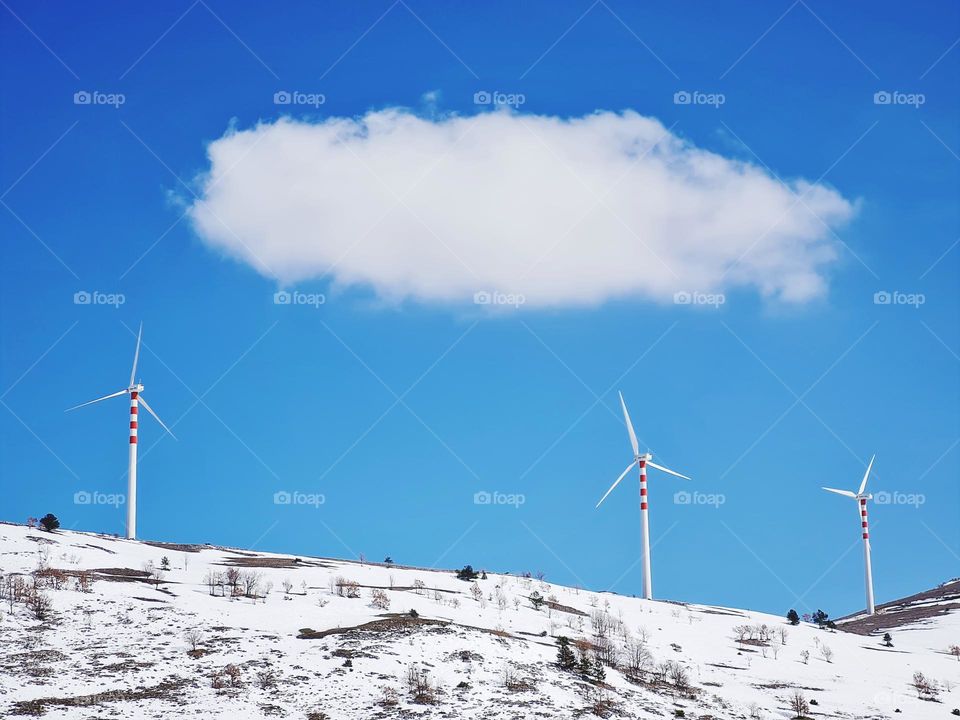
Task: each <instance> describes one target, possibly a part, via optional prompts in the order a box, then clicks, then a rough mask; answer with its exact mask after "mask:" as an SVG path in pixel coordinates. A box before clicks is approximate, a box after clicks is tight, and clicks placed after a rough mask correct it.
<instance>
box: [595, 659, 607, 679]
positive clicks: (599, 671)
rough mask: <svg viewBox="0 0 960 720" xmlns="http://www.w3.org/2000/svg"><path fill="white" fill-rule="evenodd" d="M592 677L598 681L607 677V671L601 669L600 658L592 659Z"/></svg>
mask: <svg viewBox="0 0 960 720" xmlns="http://www.w3.org/2000/svg"><path fill="white" fill-rule="evenodd" d="M593 678H594V680H596V681H597V682H599V683H602V682H603V681H604V680H606V679H607V671H606V670H604V669H603V663H602V662H600V658H594V659H593Z"/></svg>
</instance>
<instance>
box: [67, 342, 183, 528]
mask: <svg viewBox="0 0 960 720" xmlns="http://www.w3.org/2000/svg"><path fill="white" fill-rule="evenodd" d="M142 336H143V323H141V324H140V331H139V332H138V333H137V349H136V351H135V352H134V354H133V369H132V370H131V371H130V383H129V385H127V387H125V388H124V389H123V390H118V391H117V392H115V393H110V394H109V395H104V396H103V397H102V398H97V399H96V400H91V401H90V402H85V403H81V404H80V405H75V406H73V407H72V408H67V412H69V411H70V410H76V409H77V408H81V407H84V406H85V405H92V404H93V403H98V402H100V401H101V400H109V399H110V398H114V397H118V396H120V395H129V396H130V442H129V443H128V445H129V448H130V450H129V454H128V462H129V466H128V469H127V537H128V538H130V539H131V540H132V539H134V538H136V537H137V429H138V428H137V425H138V420H137V418H138V416H139V406H140V405H143V407H144V409H146V411H147V412H148V413H150V414H151V415H153V417H154V418H155V419H156V421H157V422H158V423H160V426H161V427H162V428H163V429H164V430H166V431H167V432H168V433H170V436H171V437H173V433H172V432H170V428H168V427H167V426H166V425H164V424H163V420H161V419H160V417H159V416H158V415H157V414H156V413H155V412H154V411H153V409H152V408H151V407H150V406H149V405H148V404H147V399H146V398H145V397H143V383H140V382H134V377H135V376H136V374H137V360H139V358H140V339H141V337H142Z"/></svg>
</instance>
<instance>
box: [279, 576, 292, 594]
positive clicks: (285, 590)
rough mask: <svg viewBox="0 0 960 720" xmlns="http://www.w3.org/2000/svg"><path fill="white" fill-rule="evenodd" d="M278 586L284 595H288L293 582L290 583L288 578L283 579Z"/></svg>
mask: <svg viewBox="0 0 960 720" xmlns="http://www.w3.org/2000/svg"><path fill="white" fill-rule="evenodd" d="M280 586H281V587H282V588H283V594H284V595H289V594H290V591H291V590H293V582H291V581H290V578H284V579H283V582H282V583H280Z"/></svg>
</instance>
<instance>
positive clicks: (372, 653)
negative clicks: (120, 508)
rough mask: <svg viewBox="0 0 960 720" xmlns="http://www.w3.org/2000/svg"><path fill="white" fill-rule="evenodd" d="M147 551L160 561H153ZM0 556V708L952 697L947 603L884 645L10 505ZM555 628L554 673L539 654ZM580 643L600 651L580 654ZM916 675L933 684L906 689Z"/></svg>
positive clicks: (352, 707) (274, 713)
mask: <svg viewBox="0 0 960 720" xmlns="http://www.w3.org/2000/svg"><path fill="white" fill-rule="evenodd" d="M164 557H166V558H168V560H169V565H170V569H169V570H167V571H165V572H163V571H154V570H153V568H160V566H161V563H162V559H163V558H164ZM0 570H2V574H3V583H2V589H3V602H2V605H0V607H2V619H0V716H2V717H13V716H18V715H45V716H46V717H53V718H77V719H79V718H92V717H97V718H181V717H192V716H195V717H200V718H231V719H232V720H237V719H240V718H264V717H277V718H297V719H307V718H310V719H312V720H318V719H320V718H329V719H330V720H339V719H341V718H392V717H396V718H401V717H403V718H410V717H423V718H434V717H435V718H440V717H446V718H461V717H462V718H537V717H539V718H573V717H592V716H595V715H601V716H608V717H624V718H665V717H686V718H724V719H726V718H787V717H793V716H794V714H795V713H793V712H792V711H791V710H790V699H791V697H792V695H793V694H794V692H795V691H796V690H797V689H799V690H800V691H801V692H802V694H803V695H804V698H805V699H806V700H807V701H808V702H810V703H811V707H810V712H809V713H807V714H808V715H809V716H811V717H832V718H904V719H906V718H911V719H912V718H948V717H951V710H952V709H953V708H955V707H958V706H960V689H954V688H953V684H958V683H960V662H958V658H957V657H954V656H951V655H950V654H949V653H948V648H949V646H950V645H954V644H960V612H947V613H943V614H937V615H935V616H931V617H927V618H924V619H923V620H922V621H919V622H918V623H917V624H913V625H910V624H906V625H901V626H900V627H897V628H896V629H895V630H894V631H893V633H892V634H893V645H894V646H893V647H885V646H884V644H883V643H882V639H881V637H880V636H877V635H873V636H871V635H861V634H853V633H848V632H837V631H830V630H820V629H817V628H816V627H814V626H810V625H806V624H801V625H799V626H796V627H793V626H790V625H788V624H787V623H786V622H785V621H784V620H783V619H782V618H781V617H778V616H772V615H765V614H762V613H754V612H746V611H741V610H735V609H728V608H719V607H706V606H700V605H684V604H678V603H668V602H651V601H644V600H638V599H635V598H628V597H622V596H619V595H613V594H607V593H594V592H587V591H584V590H578V589H575V588H568V587H562V586H558V585H553V584H550V583H546V582H542V581H539V580H537V579H535V578H523V577H517V576H514V575H499V574H494V573H492V572H491V573H489V574H488V575H487V576H486V577H483V576H481V577H480V578H478V579H477V580H476V581H475V582H471V581H466V580H461V579H458V578H457V577H456V575H455V573H454V572H452V571H448V570H427V569H418V568H406V567H396V566H394V567H390V566H385V565H381V564H362V565H361V564H359V563H357V562H348V561H341V560H329V559H320V558H309V557H299V558H295V557H291V556H282V555H273V554H269V553H260V552H247V551H241V550H231V549H227V548H213V547H208V546H174V545H160V544H149V543H145V542H135V541H129V540H123V539H117V538H113V537H108V536H103V535H96V534H89V533H78V532H69V531H58V532H56V533H52V534H51V533H47V532H43V531H40V530H34V529H28V528H27V527H25V526H19V525H9V524H0ZM61 571H62V572H61ZM235 575H239V578H236V589H235V590H234V589H233V588H232V587H231V583H232V580H233V579H234V577H233V576H235ZM158 578H159V580H160V582H159V585H158V584H157V580H158ZM35 581H36V583H37V584H38V585H39V586H41V588H42V589H41V590H40V595H39V599H38V597H37V596H36V595H35V594H34V592H33V590H32V588H33V586H34V582H35ZM58 586H59V589H58ZM11 594H12V595H13V596H14V597H13V599H12V600H11V597H10V596H11ZM232 595H233V596H232ZM352 595H357V596H358V597H351V596H352ZM540 598H542V599H543V601H542V602H540ZM45 599H46V600H45ZM47 602H49V607H47ZM537 605H539V607H535V606H537ZM38 614H39V615H41V616H43V619H37V615H38ZM740 626H751V627H750V629H749V631H748V630H746V629H743V628H741V627H740ZM761 626H766V629H764V628H762V627H761ZM781 630H785V631H786V634H785V636H784V637H781ZM561 635H562V636H566V637H568V638H570V640H571V645H570V647H571V652H572V655H573V662H574V664H575V667H574V668H573V669H570V670H564V669H561V668H560V667H559V666H558V664H557V656H558V651H557V637H558V636H561ZM738 636H740V637H739V641H738ZM577 641H586V642H579V643H578V642H577ZM580 654H585V655H586V660H587V661H588V662H587V663H586V664H585V665H584V667H583V672H581V671H580V661H579V658H578V655H580ZM597 656H599V657H600V658H601V659H606V660H608V661H609V663H612V664H607V665H606V666H604V668H603V670H602V671H601V672H598V671H597V664H596V663H594V662H593V661H594V660H595V659H596V658H597ZM631 658H633V660H634V661H633V662H632V663H631V662H630V659H631ZM916 672H921V673H923V674H924V676H925V677H926V678H928V679H930V680H932V681H934V682H935V683H936V685H937V688H936V689H935V690H934V691H932V693H931V694H933V693H935V696H936V699H934V700H929V699H928V700H923V699H920V698H919V697H918V692H917V690H916V689H915V688H914V685H913V676H914V673H916ZM598 675H601V676H603V679H598V677H597V676H598ZM685 680H686V682H685ZM814 703H815V704H814ZM898 711H899V712H898Z"/></svg>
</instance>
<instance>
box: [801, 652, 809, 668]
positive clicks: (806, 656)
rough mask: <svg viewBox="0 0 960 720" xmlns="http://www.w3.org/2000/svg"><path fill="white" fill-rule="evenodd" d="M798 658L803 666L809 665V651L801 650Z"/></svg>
mask: <svg viewBox="0 0 960 720" xmlns="http://www.w3.org/2000/svg"><path fill="white" fill-rule="evenodd" d="M800 658H801V659H802V660H803V664H804V665H807V664H809V663H810V651H809V650H803V651H802V652H801V653H800Z"/></svg>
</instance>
